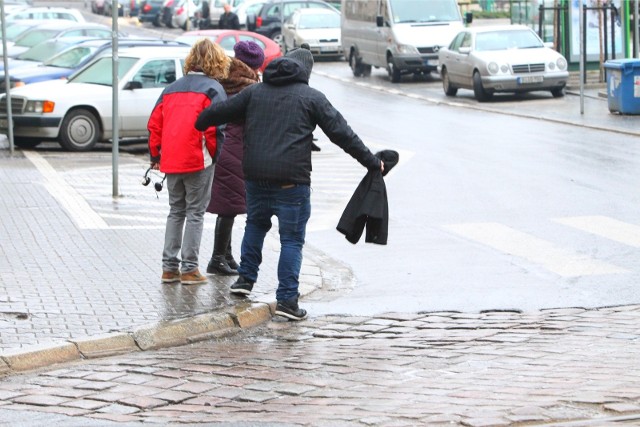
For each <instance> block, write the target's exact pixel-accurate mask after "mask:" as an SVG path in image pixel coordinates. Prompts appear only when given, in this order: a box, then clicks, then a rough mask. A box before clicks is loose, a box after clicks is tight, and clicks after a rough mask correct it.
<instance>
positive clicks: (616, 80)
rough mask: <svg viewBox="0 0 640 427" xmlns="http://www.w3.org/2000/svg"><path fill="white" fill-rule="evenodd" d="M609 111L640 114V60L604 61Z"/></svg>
mask: <svg viewBox="0 0 640 427" xmlns="http://www.w3.org/2000/svg"><path fill="white" fill-rule="evenodd" d="M604 68H605V70H606V73H607V100H608V102H609V111H611V112H612V113H620V114H640V60H638V59H613V60H609V61H607V62H605V63H604Z"/></svg>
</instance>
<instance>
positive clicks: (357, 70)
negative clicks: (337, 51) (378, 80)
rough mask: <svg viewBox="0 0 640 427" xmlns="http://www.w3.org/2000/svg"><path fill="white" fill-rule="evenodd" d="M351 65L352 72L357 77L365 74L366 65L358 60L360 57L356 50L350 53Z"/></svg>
mask: <svg viewBox="0 0 640 427" xmlns="http://www.w3.org/2000/svg"><path fill="white" fill-rule="evenodd" d="M349 66H350V67H351V72H353V75H354V76H355V77H362V76H364V65H363V64H362V63H361V62H359V61H358V57H357V56H356V53H355V52H351V54H350V55H349Z"/></svg>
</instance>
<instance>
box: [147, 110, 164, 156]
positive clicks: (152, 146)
mask: <svg viewBox="0 0 640 427" xmlns="http://www.w3.org/2000/svg"><path fill="white" fill-rule="evenodd" d="M162 120H163V114H162V98H160V99H159V100H158V102H157V103H156V106H155V107H154V108H153V111H152V112H151V116H150V117H149V122H148V123H147V130H148V131H149V156H150V157H151V161H152V162H156V163H157V162H159V161H160V151H161V145H162Z"/></svg>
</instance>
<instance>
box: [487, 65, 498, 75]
mask: <svg viewBox="0 0 640 427" xmlns="http://www.w3.org/2000/svg"><path fill="white" fill-rule="evenodd" d="M487 70H488V71H489V74H498V71H500V66H499V65H498V63H496V62H489V63H488V64H487Z"/></svg>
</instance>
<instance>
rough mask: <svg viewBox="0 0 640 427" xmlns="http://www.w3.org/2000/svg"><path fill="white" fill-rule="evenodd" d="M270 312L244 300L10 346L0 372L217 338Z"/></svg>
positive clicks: (260, 320) (2, 357) (269, 307)
mask: <svg viewBox="0 0 640 427" xmlns="http://www.w3.org/2000/svg"><path fill="white" fill-rule="evenodd" d="M271 316H272V304H267V303H250V302H247V303H244V304H240V305H238V306H235V307H232V308H231V309H230V310H229V309H227V310H221V311H216V312H212V313H204V314H199V315H196V316H192V317H188V318H184V319H177V320H171V321H164V322H158V323H154V324H150V325H146V326H142V327H139V328H136V329H135V330H133V331H129V332H116V333H109V334H103V335H96V336H92V337H85V338H80V339H70V340H67V341H64V342H57V343H51V344H45V345H38V346H30V347H25V348H21V349H16V350H10V351H7V352H5V353H2V354H0V375H3V376H4V375H11V374H15V373H18V372H24V371H29V370H34V369H38V368H45V367H50V366H52V365H55V364H58V363H68V362H74V361H80V360H85V359H95V358H99V357H106V356H114V355H118V354H124V353H131V352H136V351H145V350H155V349H159V348H165V347H173V346H180V345H185V344H190V343H193V342H197V341H202V340H207V339H212V338H219V337H222V336H228V335H232V334H235V333H238V332H240V331H241V330H242V329H248V328H251V327H254V326H257V325H260V324H262V323H264V322H266V321H268V320H269V319H271Z"/></svg>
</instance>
